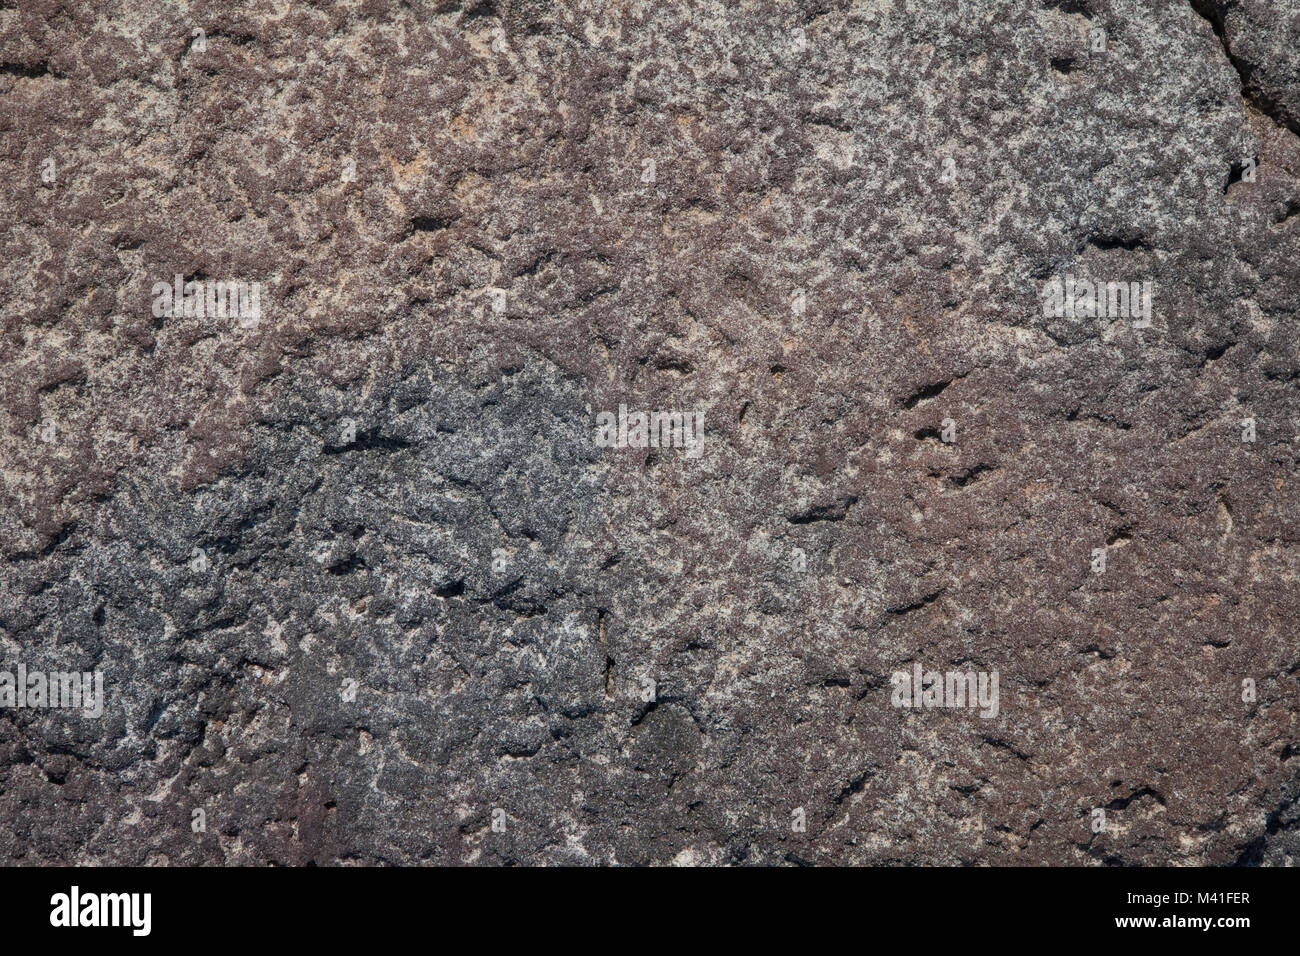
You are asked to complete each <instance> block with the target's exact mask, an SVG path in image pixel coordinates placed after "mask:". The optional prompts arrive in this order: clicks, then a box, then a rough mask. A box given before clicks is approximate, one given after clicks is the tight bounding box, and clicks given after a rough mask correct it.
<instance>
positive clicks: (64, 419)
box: [0, 0, 1300, 865]
mask: <svg viewBox="0 0 1300 956" xmlns="http://www.w3.org/2000/svg"><path fill="white" fill-rule="evenodd" d="M1099 30H1102V31H1105V34H1104V37H1103V36H1101V35H1100V34H1098V33H1096V32H1095V31H1099ZM196 31H202V32H201V33H197V34H196ZM1298 35H1300V7H1297V5H1296V3H1295V0H1239V2H1233V0H1138V2H1133V0H1045V2H1011V0H926V2H914V0H812V2H805V3H792V2H769V0H745V2H739V3H721V2H703V0H702V2H692V3H690V4H685V3H662V2H627V0H613V2H599V3H598V2H594V0H592V2H566V3H559V2H555V3H552V2H546V0H497V2H492V0H487V2H477V3H476V2H473V0H467V2H464V3H461V2H455V0H442V2H424V3H421V2H409V3H390V2H382V0H358V2H354V3H329V2H322V3H320V4H312V5H311V6H310V7H309V6H308V5H305V4H289V3H271V2H250V3H241V4H230V5H225V4H205V5H190V4H185V3H175V2H169V0H163V2H160V3H147V4H146V3H139V2H136V0H122V2H116V3H110V4H108V5H107V6H105V5H104V4H91V3H87V2H60V0H16V2H10V3H8V4H5V5H4V6H3V8H0V173H3V175H0V215H3V220H4V223H5V230H4V240H3V242H4V253H5V254H4V256H3V258H0V294H2V295H3V302H4V311H3V339H2V340H0V463H2V465H3V486H2V487H0V560H2V561H3V564H0V654H2V657H0V668H8V669H12V667H13V666H14V665H15V664H16V663H17V662H18V661H20V660H21V661H22V662H24V663H25V664H26V665H27V666H28V667H29V668H38V669H45V670H74V669H77V670H91V669H98V670H99V671H100V672H101V673H102V674H103V675H104V680H105V685H106V694H107V700H106V704H105V713H104V715H103V717H102V718H100V719H98V720H95V719H86V718H83V717H81V716H79V715H77V714H73V713H68V712H65V711H58V710H33V709H3V710H0V824H3V825H0V862H8V863H26V864H39V863H51V862H98V863H132V864H135V863H171V864H197V863H206V864H213V863H230V864H253V863H256V864H262V863H287V864H304V863H318V864H332V863H378V862H388V863H417V862H428V863H447V864H450V863H484V864H499V863H512V862H513V863H613V862H617V863H628V864H643V863H652V864H660V863H669V862H677V863H700V864H714V863H746V864H749V863H759V864H772V863H783V862H793V863H814V864H832V863H898V862H907V863H927V864H955V863H989V864H1029V863H1033V864H1039V863H1057V864H1077V865H1094V864H1103V863H1104V864H1115V863H1124V864H1168V863H1176V864H1193V865H1196V864H1224V863H1232V862H1240V863H1247V864H1258V863H1265V864H1279V865H1280V864H1285V863H1289V862H1290V861H1291V859H1292V858H1294V857H1296V856H1300V822H1298V821H1300V808H1298V807H1297V805H1296V800H1297V795H1298V794H1300V762H1297V761H1293V758H1294V757H1296V755H1297V753H1298V752H1300V750H1298V747H1300V745H1298V744H1297V737H1298V736H1300V735H1298V731H1300V720H1298V714H1300V687H1298V685H1297V678H1298V677H1300V641H1298V640H1297V628H1298V625H1297V619H1298V618H1300V508H1298V507H1297V505H1300V491H1298V489H1300V477H1297V474H1296V464H1297V442H1300V349H1298V348H1297V340H1296V332H1297V313H1298V312H1300V265H1297V263H1300V215H1297V213H1298V212H1300V138H1298V136H1297V133H1298V132H1300V126H1298V120H1300V91H1298V87H1297V82H1298V81H1300V43H1298V42H1297V37H1298ZM177 274H180V275H182V276H183V277H184V278H185V280H197V281H216V280H222V281H224V280H241V281H247V282H260V283H262V284H263V297H262V310H263V311H262V316H261V320H260V322H257V323H253V324H241V323H240V322H238V321H234V320H231V319H218V318H212V317H208V318H196V317H192V318H185V317H183V316H162V317H159V316H156V315H155V313H154V309H153V308H152V304H153V302H154V298H155V296H154V293H153V292H152V291H151V290H152V288H153V286H154V284H155V283H159V282H162V283H170V282H172V280H173V277H174V276H175V275H177ZM1057 276H1092V277H1100V278H1101V279H1103V280H1114V281H1139V280H1149V281H1152V282H1153V283H1154V290H1155V291H1154V295H1153V312H1154V317H1153V320H1152V322H1151V324H1150V326H1149V327H1146V328H1138V327H1135V326H1134V324H1133V323H1131V322H1129V321H1127V320H1126V319H1123V318H1056V317H1053V316H1045V315H1044V311H1043V309H1042V307H1041V304H1040V293H1041V291H1042V289H1043V286H1044V283H1046V282H1048V281H1049V280H1050V279H1051V278H1053V277H1057ZM620 404H623V405H626V406H627V407H628V408H629V409H631V410H638V409H647V410H651V409H653V410H680V411H689V412H702V413H703V415H704V423H705V424H704V443H703V454H702V455H700V456H699V457H698V458H695V457H691V456H690V455H687V454H685V453H684V452H683V450H681V449H636V448H605V447H599V446H598V445H597V442H596V440H595V436H596V434H597V428H596V424H597V415H598V414H599V413H600V412H602V411H610V410H615V409H617V408H618V406H619V405H620ZM1245 419H1253V420H1254V422H1255V428H1256V440H1255V441H1253V442H1249V441H1243V440H1242V433H1243V426H1242V424H1241V423H1242V421H1243V420H1245ZM945 420H947V421H948V423H949V424H950V428H951V429H955V439H956V440H955V441H951V442H950V441H946V440H945ZM947 437H952V431H951V430H950V431H949V434H948V436H947ZM1098 548H1104V549H1105V555H1106V568H1105V571H1104V573H1094V570H1093V562H1094V561H1095V553H1094V552H1095V549H1098ZM800 558H802V562H801V561H800ZM917 663H919V664H921V665H922V666H923V667H924V668H925V669H927V670H930V669H933V670H936V671H945V670H949V669H954V668H956V669H973V670H977V671H981V672H991V671H997V672H998V674H999V676H1000V708H999V713H998V715H997V716H996V717H994V718H991V719H986V718H983V717H981V716H979V714H978V713H975V712H972V711H971V710H969V709H907V708H900V707H896V706H894V703H893V701H892V699H891V697H892V687H891V675H893V674H894V673H895V672H897V671H910V670H911V668H912V666H913V665H914V664H917ZM1246 680H1250V681H1253V682H1254V688H1255V692H1254V694H1253V695H1250V694H1246V693H1245V692H1244V691H1243V681H1246ZM648 687H649V688H650V692H647V688H648ZM646 697H650V698H651V699H649V700H647V699H645V698H646ZM1245 698H1250V699H1245ZM196 810H203V811H204V817H205V821H206V825H205V827H203V828H200V829H199V830H197V831H196V829H195V823H194V821H195V813H194V811H196ZM1097 810H1104V811H1105V815H1106V826H1105V828H1104V829H1102V830H1101V832H1096V830H1095V827H1094V822H1095V820H1096V819H1097V814H1096V813H1095V811H1097ZM796 811H798V812H796ZM797 818H802V822H803V824H804V825H803V826H799V825H797V823H796V819H797Z"/></svg>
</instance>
